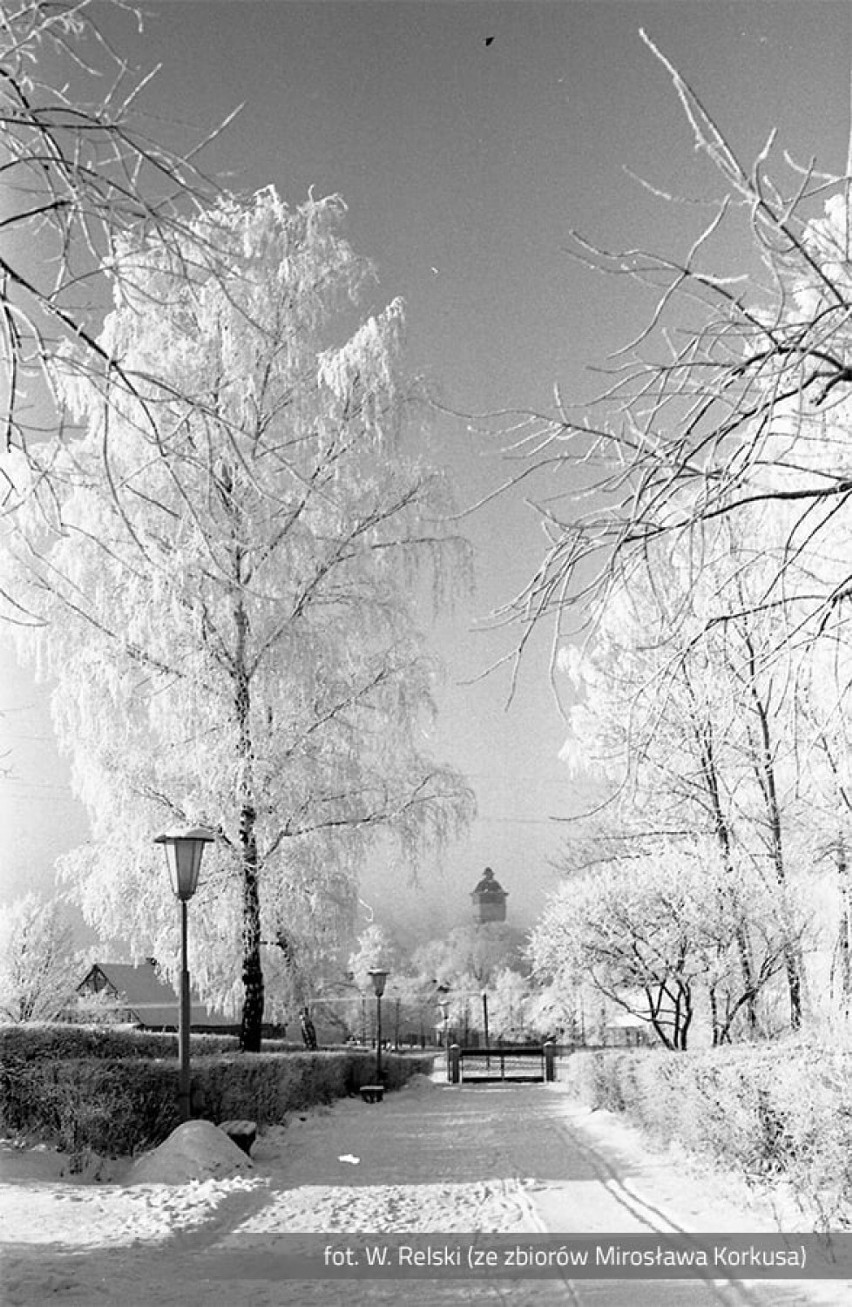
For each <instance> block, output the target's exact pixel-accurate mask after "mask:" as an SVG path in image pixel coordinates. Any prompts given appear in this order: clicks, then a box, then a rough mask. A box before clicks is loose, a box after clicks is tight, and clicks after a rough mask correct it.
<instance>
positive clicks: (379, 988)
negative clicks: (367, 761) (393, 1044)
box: [367, 967, 388, 1085]
mask: <svg viewBox="0 0 852 1307" xmlns="http://www.w3.org/2000/svg"><path fill="white" fill-rule="evenodd" d="M367 974H368V975H369V977H370V979H371V980H372V982H373V990H374V992H375V995H376V1084H377V1085H380V1084H381V1083H382V994H384V992H385V981H386V980H387V978H388V972H387V971H383V970H382V968H381V967H373V968H372V969H371V970H370V971H369V972H368V973H367Z"/></svg>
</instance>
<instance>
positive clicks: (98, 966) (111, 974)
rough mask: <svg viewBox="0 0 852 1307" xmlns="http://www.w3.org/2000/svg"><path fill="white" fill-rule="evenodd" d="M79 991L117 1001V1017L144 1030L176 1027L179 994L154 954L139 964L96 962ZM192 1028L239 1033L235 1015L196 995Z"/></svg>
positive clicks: (79, 992) (78, 987)
mask: <svg viewBox="0 0 852 1307" xmlns="http://www.w3.org/2000/svg"><path fill="white" fill-rule="evenodd" d="M77 993H78V994H80V995H81V996H83V997H85V996H86V995H90V994H91V995H102V996H104V997H106V998H108V999H111V1000H113V1001H114V1007H113V1009H112V1016H113V1020H116V1019H117V1020H119V1021H126V1022H132V1024H133V1025H136V1026H139V1027H140V1028H141V1029H143V1030H176V1029H177V1013H178V999H177V994H176V993H175V991H174V990H173V989H172V987H171V985H169V984H168V983H167V982H166V981H165V980H163V979H161V977H160V975H159V972H158V971H157V966H156V963H155V961H154V959H153V958H146V960H145V961H144V962H140V963H138V964H137V965H134V964H132V963H125V962H96V963H95V964H94V966H92V967H90V969H89V971H88V972H87V973H86V975H85V976H84V977H83V979H82V980H81V981H80V983H79V985H78V986H77ZM190 1029H191V1030H196V1031H200V1032H204V1033H208V1034H217V1035H224V1034H238V1033H239V1024H238V1023H235V1022H234V1019H233V1017H222V1016H217V1015H216V1014H215V1013H213V1012H210V1011H208V1009H207V1008H206V1007H205V1006H204V1004H203V1003H201V1002H200V1001H199V1000H198V998H197V997H196V996H195V995H193V996H192V997H191V1002H190Z"/></svg>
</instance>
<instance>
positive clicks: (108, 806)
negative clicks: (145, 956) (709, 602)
mask: <svg viewBox="0 0 852 1307" xmlns="http://www.w3.org/2000/svg"><path fill="white" fill-rule="evenodd" d="M342 209H343V206H342V204H341V203H340V202H339V201H338V200H336V199H334V198H332V199H326V200H321V201H314V200H313V199H312V200H310V201H309V202H308V203H306V204H304V205H303V206H301V207H300V208H298V209H292V210H291V209H289V208H287V207H286V206H285V205H284V204H283V203H282V201H281V200H280V199H279V198H278V196H277V195H276V194H275V192H274V191H273V190H266V191H263V192H261V193H259V194H258V195H256V196H255V197H254V198H253V199H251V200H250V201H248V202H246V203H239V202H237V201H227V202H222V203H220V204H219V205H218V206H216V207H215V208H214V209H213V210H211V211H210V212H209V213H208V214H207V215H206V216H205V217H204V218H203V219H199V220H198V221H197V222H196V223H195V224H194V225H193V230H192V231H191V232H190V233H189V234H188V237H187V241H186V246H185V248H183V247H176V246H175V243H174V242H170V243H168V244H165V245H164V244H163V243H162V242H159V241H155V240H152V241H150V242H149V243H148V244H146V245H145V247H144V248H143V249H141V250H140V249H139V248H138V246H134V245H133V244H132V243H131V242H129V241H128V242H127V243H125V244H121V243H119V247H118V252H117V255H116V259H115V266H114V269H112V270H111V275H114V277H115V283H116V286H117V287H118V289H119V292H120V293H119V294H118V295H117V299H116V305H115V308H114V311H113V312H112V314H111V315H110V317H109V318H108V320H107V322H106V326H105V329H104V332H103V334H102V336H101V338H100V344H101V346H102V348H103V349H104V350H105V351H107V352H108V353H109V354H110V356H111V357H113V358H115V359H117V360H119V361H120V363H121V365H122V367H123V368H124V369H125V371H126V372H127V373H128V374H130V373H132V375H133V376H134V377H135V378H137V384H136V389H135V392H134V393H131V392H130V391H129V390H128V389H127V388H111V387H110V386H109V385H108V384H104V385H100V384H98V381H97V379H96V378H94V377H93V376H92V374H91V371H90V370H88V369H80V368H78V367H77V355H76V354H75V353H73V352H70V351H69V352H68V354H67V363H66V368H65V373H64V379H63V386H64V398H65V400H66V402H67V403H68V404H69V405H70V406H71V408H72V409H73V411H74V413H75V415H76V418H77V421H78V422H79V424H80V425H79V433H78V434H77V435H75V437H74V438H73V439H69V438H68V436H67V434H66V435H65V437H64V438H63V439H61V440H59V439H57V440H56V441H54V442H53V443H52V444H51V445H50V446H49V447H46V448H45V449H43V450H39V451H38V462H37V464H36V463H34V461H33V459H32V458H31V459H30V463H29V466H28V467H21V468H20V469H17V473H18V475H19V476H20V477H21V478H23V477H24V476H25V475H26V474H27V473H28V474H29V482H28V485H29V493H28V495H27V497H26V500H25V503H24V504H23V506H22V507H21V508H20V509H19V511H18V512H17V513H15V514H14V518H13V528H14V531H13V535H12V538H11V548H10V551H9V554H10V558H11V559H12V563H11V564H10V569H11V572H12V576H11V580H10V587H11V585H14V588H15V595H16V601H17V603H18V604H19V608H18V610H17V611H18V614H19V616H20V614H21V613H25V614H26V617H25V619H23V620H24V621H25V623H28V625H26V624H25V625H22V626H21V627H20V628H19V629H20V631H21V644H22V647H23V649H24V650H25V652H27V653H28V654H29V655H30V656H32V657H34V658H37V659H38V662H39V665H40V667H41V670H42V671H43V673H44V674H45V676H48V677H50V678H52V679H53V680H54V681H55V685H56V689H55V691H54V695H53V707H54V716H55V721H56V726H57V730H58V734H59V738H60V741H61V744H62V746H63V747H64V749H65V750H67V751H68V753H69V754H70V756H71V759H72V763H73V778H74V784H75V786H76V789H77V792H78V793H79V794H80V796H81V797H82V799H83V800H84V801H85V803H86V804H87V805H88V808H89V811H90V813H91V816H92V821H93V830H94V839H93V841H92V843H91V844H90V845H88V846H86V847H84V848H81V849H78V850H77V851H76V852H75V853H74V854H72V855H71V856H69V857H68V858H67V859H66V861H65V867H64V871H65V875H66V876H67V877H68V878H69V879H70V880H71V881H72V882H73V884H74V886H75V888H76V893H77V895H78V897H79V899H80V901H81V903H82V905H83V908H84V910H85V913H86V916H87V918H88V920H89V921H90V922H91V923H92V924H93V925H95V926H96V927H97V928H98V929H99V930H100V931H101V932H102V934H104V935H106V936H115V935H120V936H122V937H124V938H125V939H127V940H129V941H130V942H131V944H132V945H133V947H134V948H135V949H136V950H137V951H138V952H140V953H142V952H144V953H150V954H155V955H156V956H157V957H158V958H159V959H161V960H163V961H164V962H169V961H171V962H172V963H173V961H174V951H175V947H176V941H175V938H174V937H175V930H174V920H173V912H174V908H173V904H172V903H171V902H170V899H169V896H168V893H167V892H166V889H165V883H164V879H163V872H162V869H161V867H160V863H159V859H160V856H161V855H160V851H159V850H155V849H154V846H153V845H152V844H151V839H152V837H153V836H154V835H155V834H157V833H158V831H159V830H160V829H162V828H163V827H164V826H171V825H175V824H179V823H183V822H191V823H196V822H199V823H203V824H205V825H208V826H210V827H212V828H213V829H214V830H216V832H217V834H218V838H217V842H216V845H215V849H214V850H212V851H211V853H210V854H208V857H207V859H206V860H205V867H204V872H203V879H202V885H201V887H200V890H199V893H198V895H197V898H196V900H195V901H194V902H193V928H192V931H191V943H192V945H193V946H194V958H193V961H192V971H193V976H194V980H195V981H196V982H197V983H198V984H199V986H200V988H201V990H202V993H203V995H204V997H205V998H207V999H208V1000H210V1001H213V1002H215V1003H217V1004H219V1005H220V1006H222V1007H224V1008H225V1009H226V1010H227V1009H231V1010H233V1009H234V1008H235V1007H236V1006H237V1005H238V1004H239V1003H240V1002H241V1003H242V1022H243V1044H244V1046H245V1047H246V1048H247V1049H256V1048H257V1047H258V1046H259V1040H260V1028H261V1021H262V1018H263V1014H264V1004H265V994H264V961H262V959H265V958H270V959H272V958H274V959H275V961H274V963H272V964H271V965H273V967H276V968H278V969H279V970H282V971H283V972H284V973H286V972H287V971H288V968H290V969H292V966H293V965H295V964H296V960H297V959H298V956H299V952H300V940H302V941H304V940H306V939H310V940H311V941H312V943H313V945H315V944H316V941H317V940H320V941H328V942H331V941H333V940H334V939H335V937H336V936H337V934H338V932H339V930H340V928H341V927H342V925H343V924H345V923H346V922H347V921H348V920H349V917H350V914H351V911H352V909H353V906H354V903H355V896H356V888H357V878H358V869H359V865H360V864H361V862H362V859H363V858H364V856H365V853H366V851H367V848H368V846H369V844H370V841H371V837H372V835H373V834H374V833H375V832H376V831H378V830H380V829H381V830H386V831H390V832H392V833H393V834H394V835H395V836H396V838H397V840H398V842H399V845H400V847H401V850H402V858H401V865H403V864H404V865H408V864H409V859H411V860H413V859H416V857H417V855H418V852H419V851H422V850H423V848H424V847H425V846H426V845H427V844H429V843H430V842H431V841H434V840H438V841H440V840H442V839H444V838H446V837H447V836H448V835H449V834H450V833H451V832H452V831H453V829H454V828H456V827H457V826H458V825H459V824H460V823H463V822H464V821H465V820H466V819H467V817H468V815H469V812H470V804H471V800H470V796H469V793H468V791H467V790H466V788H465V787H464V785H463V783H462V781H461V779H460V778H459V777H458V776H457V775H456V774H455V773H453V772H452V771H451V770H450V769H448V768H446V767H443V766H441V765H437V764H434V763H433V762H432V761H431V760H430V759H429V758H428V757H427V756H426V754H425V752H424V751H423V748H422V741H423V739H424V735H423V725H424V721H426V720H427V719H428V716H429V714H430V713H431V712H432V709H433V703H432V686H433V681H434V676H435V673H436V668H435V666H434V665H433V663H432V662H431V661H430V659H429V658H428V657H427V656H426V654H425V653H424V651H423V647H422V643H421V640H420V636H419V632H418V630H417V626H416V622H415V611H416V599H417V597H418V596H419V595H420V594H421V593H422V592H423V591H424V589H425V587H426V582H427V580H428V581H429V582H430V583H431V584H432V585H433V586H437V587H438V589H437V590H436V592H435V593H436V594H441V593H443V590H442V587H443V586H444V584H445V582H448V581H449V580H451V578H452V577H453V576H454V575H457V574H458V568H459V566H463V565H464V563H465V561H466V551H465V546H464V544H463V542H460V541H458V540H453V539H449V538H447V537H445V535H444V534H443V531H442V528H441V519H442V517H443V516H444V514H445V509H446V498H445V489H444V486H443V484H442V479H441V477H440V476H439V475H438V474H437V473H436V472H435V471H433V470H432V469H431V468H430V467H429V466H427V465H426V463H425V462H423V461H420V460H418V459H417V458H415V457H411V456H410V455H409V454H408V452H407V450H408V446H409V444H410V443H412V441H409V440H406V441H405V442H403V430H404V427H405V426H406V423H407V418H408V416H409V412H410V410H411V408H412V404H411V396H410V393H409V389H408V388H407V387H406V383H405V380H404V377H403V374H402V372H401V368H400V344H401V332H402V325H403V324H402V308H401V305H400V303H399V302H394V303H392V304H390V305H389V306H388V307H387V308H386V309H385V310H384V311H383V312H382V313H379V314H377V315H375V316H372V317H368V318H366V319H363V320H358V318H357V316H356V307H355V302H356V297H357V294H358V291H359V288H360V287H361V286H362V284H363V282H364V280H365V278H366V277H367V276H368V274H369V270H368V269H367V268H366V267H365V265H364V264H363V262H362V261H360V260H359V259H357V258H356V256H355V255H354V253H353V251H352V250H351V248H350V246H349V245H348V243H347V242H346V240H345V239H344V238H343V237H342V235H341V231H340V227H341V218H342ZM208 247H209V248H213V247H215V249H216V256H215V263H214V262H213V260H212V259H211V262H210V263H209V264H208V263H206V262H205V260H204V259H203V258H202V257H200V254H199V251H200V250H203V249H204V248H208ZM223 268H224V269H225V271H223ZM127 272H129V273H130V274H131V275H130V276H126V275H124V274H125V273H127ZM131 284H132V286H133V287H134V288H135V289H134V290H133V291H132V292H130V291H129V290H128V286H129V285H131ZM146 376H150V378H151V380H150V383H149V384H146V383H145V381H144V378H145V377H146ZM117 831H120V832H121V835H120V838H119V839H118V840H116V832H117ZM267 944H271V945H272V947H271V948H266V945H267Z"/></svg>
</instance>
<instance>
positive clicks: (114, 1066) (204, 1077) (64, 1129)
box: [0, 1027, 432, 1158]
mask: <svg viewBox="0 0 852 1307" xmlns="http://www.w3.org/2000/svg"><path fill="white" fill-rule="evenodd" d="M18 1029H21V1030H22V1031H23V1033H24V1036H26V1035H27V1034H28V1033H29V1034H30V1035H31V1036H32V1039H31V1041H28V1040H27V1039H26V1037H25V1038H23V1039H16V1040H10V1041H7V1042H6V1043H5V1046H4V1047H3V1049H2V1052H3V1056H2V1062H0V1067H2V1071H0V1130H2V1131H4V1132H5V1133H7V1134H15V1135H25V1136H30V1137H35V1138H38V1139H40V1140H43V1141H45V1142H49V1143H52V1144H54V1145H55V1146H57V1147H58V1148H60V1149H62V1150H63V1151H67V1152H70V1153H71V1154H72V1158H74V1157H80V1156H82V1155H84V1154H85V1153H86V1152H95V1153H100V1154H104V1155H108V1156H119V1155H123V1154H133V1153H135V1152H138V1151H140V1150H142V1149H146V1148H150V1147H152V1146H154V1145H156V1144H158V1143H160V1142H161V1141H162V1140H163V1139H165V1138H166V1136H167V1135H169V1134H170V1133H171V1131H172V1130H173V1129H174V1128H175V1126H176V1125H177V1124H178V1122H179V1116H178V1108H177V1091H178V1066H177V1060H176V1058H175V1057H174V1056H173V1055H172V1056H167V1057H166V1058H163V1057H157V1058H152V1057H151V1056H150V1055H148V1056H146V1055H145V1054H144V1053H143V1052H141V1051H140V1047H141V1048H144V1047H146V1045H145V1044H144V1042H143V1043H142V1044H141V1045H140V1046H139V1047H136V1046H134V1049H133V1054H134V1055H133V1056H126V1055H125V1056H115V1055H111V1054H110V1053H109V1052H108V1051H106V1050H107V1049H108V1047H109V1046H108V1045H106V1044H101V1043H99V1042H98V1040H97V1039H95V1040H94V1046H95V1047H97V1054H96V1055H91V1052H90V1054H89V1055H88V1056H75V1057H68V1056H66V1057H59V1058H58V1057H56V1055H55V1054H54V1053H48V1054H47V1055H45V1053H44V1049H45V1047H48V1048H55V1047H56V1046H57V1042H58V1044H59V1046H60V1047H64V1046H63V1045H62V1042H61V1034H59V1035H57V1034H56V1033H55V1032H56V1029H57V1028H52V1029H51V1030H50V1031H49V1033H48V1034H47V1035H46V1034H45V1032H44V1030H43V1029H39V1028H32V1027H30V1028H26V1027H24V1028H18ZM98 1033H102V1034H104V1035H112V1034H113V1033H114V1032H112V1031H104V1032H90V1034H93V1035H94V1034H98ZM119 1033H122V1032H119ZM123 1033H126V1032H123ZM217 1038H218V1037H217ZM12 1046H14V1052H13V1053H12V1054H10V1052H9V1049H10V1047H12ZM84 1046H85V1047H86V1048H87V1049H89V1050H91V1047H92V1044H91V1043H85V1045H84ZM157 1047H158V1049H159V1051H160V1052H162V1048H163V1046H162V1045H159V1046H157ZM383 1065H384V1069H385V1072H386V1077H387V1081H386V1082H387V1087H388V1088H389V1089H398V1088H399V1087H400V1086H401V1085H403V1084H405V1082H406V1081H407V1080H408V1079H410V1077H411V1076H413V1075H416V1074H418V1073H421V1072H426V1071H429V1070H431V1065H432V1058H431V1057H429V1056H412V1055H409V1054H404V1055H395V1054H387V1055H386V1056H385V1059H384V1063H383ZM374 1075H375V1058H374V1055H373V1054H371V1053H370V1052H368V1051H366V1050H346V1051H340V1052H319V1053H308V1052H305V1051H301V1052H295V1053H293V1052H284V1053H259V1054H243V1053H236V1054H233V1053H231V1054H228V1053H225V1054H211V1053H208V1054H202V1055H200V1056H193V1059H192V1093H193V1109H194V1113H195V1114H196V1115H200V1116H204V1117H205V1118H207V1119H208V1120H212V1121H214V1122H220V1121H225V1120H228V1119H230V1118H235V1117H241V1118H250V1119H251V1120H253V1121H256V1122H257V1123H258V1125H260V1126H264V1125H269V1124H272V1123H274V1122H277V1121H283V1120H284V1119H285V1118H286V1116H287V1114H288V1113H289V1112H293V1111H299V1110H303V1109H305V1108H308V1107H312V1106H314V1105H315V1104H318V1103H329V1102H332V1101H333V1100H334V1099H335V1098H341V1097H344V1096H345V1095H347V1094H354V1093H357V1092H358V1089H359V1088H360V1086H361V1085H362V1084H367V1083H369V1082H370V1081H371V1080H372V1079H373V1078H374Z"/></svg>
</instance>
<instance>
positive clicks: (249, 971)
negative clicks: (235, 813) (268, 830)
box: [240, 806, 264, 1053]
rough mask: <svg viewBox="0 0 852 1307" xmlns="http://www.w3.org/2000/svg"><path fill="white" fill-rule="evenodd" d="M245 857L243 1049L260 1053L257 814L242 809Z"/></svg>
mask: <svg viewBox="0 0 852 1307" xmlns="http://www.w3.org/2000/svg"><path fill="white" fill-rule="evenodd" d="M240 842H241V844H242V853H243V1015H242V1024H241V1026H240V1047H241V1048H242V1050H243V1052H244V1053H259V1052H260V1040H261V1029H262V1026H263V1007H264V985H263V967H262V966H261V960H260V895H259V893H258V876H257V839H256V835H255V811H254V808H252V807H251V806H246V807H244V808H243V811H242V816H241V821H240Z"/></svg>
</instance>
